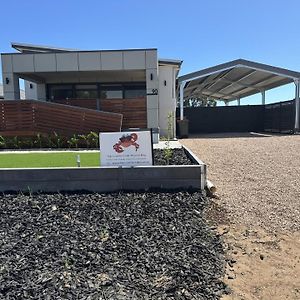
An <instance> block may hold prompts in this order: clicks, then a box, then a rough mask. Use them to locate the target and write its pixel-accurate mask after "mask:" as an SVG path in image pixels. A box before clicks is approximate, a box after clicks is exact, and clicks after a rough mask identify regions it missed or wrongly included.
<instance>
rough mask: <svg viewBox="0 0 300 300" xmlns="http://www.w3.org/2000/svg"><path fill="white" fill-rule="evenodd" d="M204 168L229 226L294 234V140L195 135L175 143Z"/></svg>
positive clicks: (297, 223) (297, 208) (299, 153)
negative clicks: (181, 146)
mask: <svg viewBox="0 0 300 300" xmlns="http://www.w3.org/2000/svg"><path fill="white" fill-rule="evenodd" d="M180 142H181V143H182V144H184V145H185V146H187V147H189V148H190V149H191V150H192V151H193V152H194V153H195V154H196V155H197V156H198V157H199V158H200V159H201V160H203V161H204V162H205V163H206V164H207V166H208V178H209V179H210V180H211V181H213V183H214V184H215V185H216V187H217V189H218V192H217V196H219V198H220V202H221V205H222V206H223V207H224V208H225V209H226V210H227V212H228V216H229V218H230V221H231V223H236V224H242V225H245V226H250V227H255V226H261V227H262V228H264V229H266V230H267V231H274V230H275V231H276V230H288V231H290V232H292V231H297V230H300V135H272V136H263V135H262V136H259V135H252V134H212V135H201V136H200V135H199V136H197V137H196V136H195V137H191V138H189V139H183V140H181V141H180Z"/></svg>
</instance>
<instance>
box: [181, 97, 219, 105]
mask: <svg viewBox="0 0 300 300" xmlns="http://www.w3.org/2000/svg"><path fill="white" fill-rule="evenodd" d="M183 105H184V106H185V107H201V106H202V107H213V106H217V101H216V100H215V99H209V98H208V97H193V98H190V99H185V100H184V103H183Z"/></svg>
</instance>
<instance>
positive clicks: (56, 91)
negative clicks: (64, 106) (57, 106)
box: [49, 84, 73, 100]
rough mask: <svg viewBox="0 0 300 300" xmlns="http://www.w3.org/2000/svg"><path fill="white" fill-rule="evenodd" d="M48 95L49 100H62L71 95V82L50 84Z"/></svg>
mask: <svg viewBox="0 0 300 300" xmlns="http://www.w3.org/2000/svg"><path fill="white" fill-rule="evenodd" d="M49 97H50V99H51V100H64V99H69V98H72V97H73V89H72V85H71V84H68V85H67V84H61V85H51V86H50V87H49Z"/></svg>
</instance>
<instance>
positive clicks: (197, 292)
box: [0, 192, 226, 300]
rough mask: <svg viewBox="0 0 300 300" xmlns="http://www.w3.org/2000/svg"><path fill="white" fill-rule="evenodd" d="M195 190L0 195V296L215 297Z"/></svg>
mask: <svg viewBox="0 0 300 300" xmlns="http://www.w3.org/2000/svg"><path fill="white" fill-rule="evenodd" d="M206 205H207V200H206V199H205V198H203V196H202V195H201V194H200V193H199V192H172V193H168V192H165V193H159V192H149V193H115V194H37V195H22V194H20V195H12V194H11V195H2V196H1V197H0V299H72V300H73V299H91V300H92V299H114V300H117V299H205V300H207V299H219V297H220V295H221V294H222V293H223V292H224V291H225V290H226V287H225V286H224V284H223V283H222V281H221V280H220V278H222V276H223V272H224V257H223V249H222V243H221V241H220V239H219V237H218V236H217V235H216V234H215V233H214V232H213V231H212V230H211V229H210V228H209V227H208V226H207V224H206V222H205V220H204V217H203V210H204V208H205V206H206Z"/></svg>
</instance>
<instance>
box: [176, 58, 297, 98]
mask: <svg viewBox="0 0 300 300" xmlns="http://www.w3.org/2000/svg"><path fill="white" fill-rule="evenodd" d="M299 79H300V73H299V72H295V71H291V70H287V69H283V68H278V67H274V66H270V65H266V64H261V63H257V62H253V61H248V60H245V59H237V60H233V61H230V62H227V63H223V64H220V65H217V66H214V67H210V68H207V69H203V70H200V71H197V72H193V73H190V74H186V75H183V76H180V77H179V78H178V82H179V83H184V98H193V97H201V96H203V97H209V98H213V99H217V100H225V101H233V100H237V99H240V98H243V97H247V96H250V95H253V94H256V93H260V92H264V91H266V90H269V89H272V88H275V87H278V86H281V85H285V84H288V83H291V82H294V81H296V80H299Z"/></svg>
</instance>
